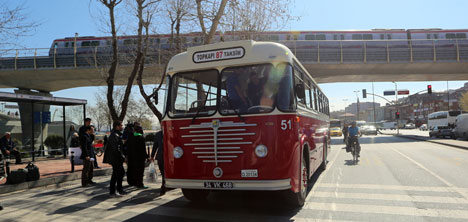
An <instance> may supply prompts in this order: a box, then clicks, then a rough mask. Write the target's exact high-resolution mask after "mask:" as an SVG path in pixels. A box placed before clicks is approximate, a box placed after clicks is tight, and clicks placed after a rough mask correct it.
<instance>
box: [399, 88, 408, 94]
mask: <svg viewBox="0 0 468 222" xmlns="http://www.w3.org/2000/svg"><path fill="white" fill-rule="evenodd" d="M398 95H409V90H407V89H402V90H398Z"/></svg>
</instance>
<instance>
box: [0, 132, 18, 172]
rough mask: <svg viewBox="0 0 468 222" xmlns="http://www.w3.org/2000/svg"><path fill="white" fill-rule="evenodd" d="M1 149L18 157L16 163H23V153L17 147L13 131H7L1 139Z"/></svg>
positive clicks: (6, 154)
mask: <svg viewBox="0 0 468 222" xmlns="http://www.w3.org/2000/svg"><path fill="white" fill-rule="evenodd" d="M0 149H1V151H2V153H3V154H4V155H5V156H8V155H13V156H15V158H16V164H22V162H21V153H20V152H19V151H18V149H16V144H15V143H14V142H13V140H12V139H11V133H10V132H6V133H5V135H3V137H2V138H1V139H0Z"/></svg>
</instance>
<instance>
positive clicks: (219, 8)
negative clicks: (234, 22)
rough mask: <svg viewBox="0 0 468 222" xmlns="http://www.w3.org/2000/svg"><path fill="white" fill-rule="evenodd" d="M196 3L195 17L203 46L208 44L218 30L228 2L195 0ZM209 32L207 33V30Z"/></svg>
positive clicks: (224, 0)
mask: <svg viewBox="0 0 468 222" xmlns="http://www.w3.org/2000/svg"><path fill="white" fill-rule="evenodd" d="M195 1H196V3H197V17H198V21H199V23H200V24H199V25H200V28H201V31H202V33H203V44H210V43H211V41H212V40H213V36H214V34H215V33H216V31H217V30H218V25H219V22H220V20H221V17H222V16H223V15H224V9H225V8H226V5H227V3H228V0H220V1H216V0H195ZM207 28H208V29H209V31H207V30H208V29H207Z"/></svg>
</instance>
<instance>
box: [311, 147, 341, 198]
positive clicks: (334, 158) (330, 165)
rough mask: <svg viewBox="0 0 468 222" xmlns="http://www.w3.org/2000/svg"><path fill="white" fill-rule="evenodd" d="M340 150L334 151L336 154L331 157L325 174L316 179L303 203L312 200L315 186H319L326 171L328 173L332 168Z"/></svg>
mask: <svg viewBox="0 0 468 222" xmlns="http://www.w3.org/2000/svg"><path fill="white" fill-rule="evenodd" d="M340 151H341V149H340V150H338V151H336V154H335V156H334V157H333V160H332V161H330V162H329V163H328V165H327V170H325V172H323V173H322V175H320V178H318V180H317V181H315V184H314V186H313V187H312V189H311V190H310V191H309V194H308V195H307V197H306V199H305V201H306V202H308V201H309V200H310V198H312V197H313V196H314V192H315V190H316V189H317V185H318V184H320V182H321V181H322V179H323V178H324V177H325V176H326V175H327V173H328V171H330V168H331V167H332V166H333V164H334V163H335V162H336V159H337V158H338V155H339V154H340Z"/></svg>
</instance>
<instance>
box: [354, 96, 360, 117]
mask: <svg viewBox="0 0 468 222" xmlns="http://www.w3.org/2000/svg"><path fill="white" fill-rule="evenodd" d="M353 92H355V93H356V100H357V104H356V111H357V114H356V121H359V92H361V91H359V90H355V91H353Z"/></svg>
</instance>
